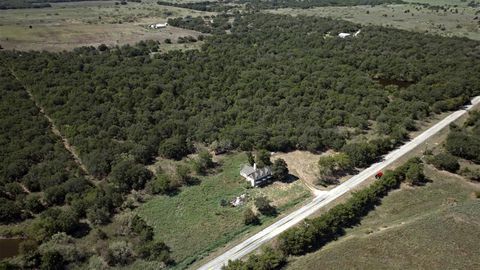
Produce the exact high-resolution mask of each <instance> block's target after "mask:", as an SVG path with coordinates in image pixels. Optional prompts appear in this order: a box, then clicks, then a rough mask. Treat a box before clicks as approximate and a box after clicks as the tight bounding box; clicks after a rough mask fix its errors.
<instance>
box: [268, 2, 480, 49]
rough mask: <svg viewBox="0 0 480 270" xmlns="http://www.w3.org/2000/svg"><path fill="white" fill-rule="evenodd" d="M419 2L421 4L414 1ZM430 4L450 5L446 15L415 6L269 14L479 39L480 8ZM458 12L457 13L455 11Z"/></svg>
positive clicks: (310, 10)
mask: <svg viewBox="0 0 480 270" xmlns="http://www.w3.org/2000/svg"><path fill="white" fill-rule="evenodd" d="M412 1H413V0H412ZM414 2H420V1H414ZM422 2H429V3H431V4H432V5H442V3H443V2H450V3H451V5H452V6H451V7H450V8H449V10H448V11H447V12H444V11H443V10H441V11H438V12H437V11H435V10H431V9H428V8H423V7H421V6H419V5H416V4H413V3H412V4H406V5H378V6H373V7H372V6H354V7H319V8H312V9H290V8H288V9H277V10H270V11H268V12H272V13H279V14H290V15H314V16H322V17H332V18H338V19H344V20H347V21H351V22H355V23H360V24H363V25H381V26H387V27H394V28H399V29H404V30H410V31H417V32H422V33H433V34H439V35H443V36H459V37H467V38H471V39H475V40H480V20H478V19H474V18H475V17H476V16H478V15H476V14H475V13H476V12H477V11H478V10H479V9H475V8H471V7H467V6H466V3H462V4H458V7H456V8H454V7H453V5H454V3H453V2H455V4H456V2H459V3H460V2H461V1H460V0H459V1H447V0H445V1H433V0H432V1H428V0H424V1H422ZM456 11H458V13H457V12H456Z"/></svg>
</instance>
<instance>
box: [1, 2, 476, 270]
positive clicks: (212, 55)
mask: <svg viewBox="0 0 480 270" xmlns="http://www.w3.org/2000/svg"><path fill="white" fill-rule="evenodd" d="M319 2H322V1H319ZM367 2H368V1H367ZM370 2H371V3H372V4H374V3H373V2H375V3H376V2H381V1H373V2H372V1H370ZM297 3H305V4H308V3H309V2H297ZM338 3H343V4H348V3H351V2H349V1H338ZM218 18H220V19H221V20H220V22H219V23H218V25H217V26H214V30H217V29H221V31H213V30H212V31H211V33H213V34H211V35H209V36H208V37H205V40H204V43H203V44H202V47H201V49H199V50H189V51H178V50H174V51H170V52H168V53H155V54H153V53H152V51H151V50H150V48H149V45H148V44H150V43H151V42H150V43H149V42H142V43H139V44H137V45H134V46H132V45H124V46H115V47H110V48H108V47H106V46H100V47H99V48H95V47H82V48H77V49H75V50H73V51H63V52H56V53H52V52H35V51H30V52H18V51H1V52H0V59H1V61H2V67H1V68H0V77H1V81H0V91H1V92H2V100H1V101H0V110H1V117H2V123H4V124H3V125H2V133H1V135H0V145H1V147H2V153H0V156H1V157H2V163H1V164H0V176H1V179H0V181H1V185H0V222H1V223H6V224H10V223H15V222H19V221H22V220H25V219H29V218H32V222H31V223H29V224H28V226H27V227H28V230H26V231H25V234H26V236H27V237H28V238H29V239H30V240H32V241H34V244H35V245H39V246H41V245H43V244H45V243H48V242H49V241H50V240H51V239H52V238H54V237H57V235H59V234H66V235H68V236H69V237H79V238H81V237H83V236H85V235H86V234H88V233H89V231H91V230H96V229H99V228H101V226H105V225H106V224H109V223H110V222H111V221H112V220H114V219H115V218H118V217H116V216H115V214H118V213H119V212H121V211H123V210H126V209H130V208H133V207H130V206H129V205H131V204H129V203H128V202H129V200H133V198H134V197H135V196H134V195H133V194H135V193H136V192H143V191H145V192H146V193H148V194H149V195H150V196H151V195H169V196H174V195H175V194H176V193H177V192H178V190H179V188H180V187H181V186H182V185H194V184H196V183H198V181H199V180H198V179H197V178H196V176H201V175H205V174H208V173H209V172H210V171H212V170H214V169H215V166H216V163H215V162H213V159H212V155H211V154H210V153H209V152H207V151H198V147H197V145H198V144H201V145H205V146H207V147H210V148H211V149H214V151H215V152H217V151H218V152H225V151H229V150H240V151H247V153H249V155H248V161H249V163H251V164H253V163H257V165H258V166H259V167H263V166H271V169H272V172H273V174H274V177H275V179H277V180H280V181H285V180H287V179H288V176H289V171H288V167H287V165H286V162H285V161H284V160H281V159H277V160H274V162H273V163H272V162H271V160H270V155H271V152H272V151H291V150H295V149H298V150H307V151H311V152H320V151H325V150H330V149H333V150H336V151H338V152H340V153H338V154H336V155H333V156H331V157H326V158H324V159H322V160H321V162H319V165H318V166H319V168H320V176H321V177H322V178H324V179H331V178H335V177H336V176H338V175H341V174H342V173H344V172H346V171H349V170H353V169H355V168H361V167H365V166H367V165H369V164H371V163H372V162H374V161H376V160H378V159H379V157H380V156H381V155H383V154H385V153H387V152H388V151H390V150H392V149H394V148H395V147H396V146H398V145H399V144H400V143H401V142H403V141H404V140H406V139H408V136H409V133H410V132H411V131H414V130H415V129H416V127H417V121H419V120H424V119H425V118H426V117H428V116H430V115H432V114H434V113H439V112H443V111H448V110H454V109H457V108H458V107H460V106H462V105H465V104H466V103H468V101H469V99H470V98H471V97H473V96H475V95H479V94H480V87H479V86H480V44H479V43H478V42H476V41H472V40H468V39H460V38H444V37H439V36H433V35H424V34H420V33H413V32H407V31H402V30H395V29H388V28H382V27H375V26H360V25H357V24H353V23H350V22H346V21H338V20H332V19H325V18H315V17H304V16H298V17H291V16H283V15H272V14H259V13H253V14H244V15H239V14H236V15H235V16H234V21H233V22H230V21H229V20H230V19H229V18H227V16H219V17H218ZM200 19H201V20H202V22H200ZM200 19H197V18H195V19H193V21H194V23H193V24H191V25H190V22H191V20H184V19H182V20H177V21H176V22H175V23H178V25H179V26H184V25H190V26H188V27H191V28H194V27H197V26H196V25H197V24H196V23H195V22H198V23H205V21H204V20H203V19H202V18H200ZM215 23H216V22H215V20H214V22H213V24H215ZM227 25H228V27H224V26H227ZM225 28H228V30H229V34H226V32H225V30H226V29H225ZM360 28H361V29H362V32H361V34H360V35H359V36H358V37H356V38H353V37H352V38H346V39H341V38H338V37H337V35H338V33H340V32H353V31H356V30H358V29H360ZM205 31H207V30H205ZM220 32H221V33H220ZM155 46H157V44H156V45H155ZM386 81H388V82H389V83H388V85H386V84H385V82H386ZM27 89H28V91H29V92H30V93H31V94H32V96H31V97H30V96H29V92H28V91H27ZM36 103H38V104H36ZM39 107H41V108H43V110H42V112H41V111H40V109H39ZM43 113H44V114H46V115H48V116H49V117H50V118H51V119H52V121H53V122H54V123H55V125H56V126H57V127H58V129H59V131H60V133H61V134H62V135H63V136H65V138H66V139H68V141H69V143H70V144H71V145H73V146H74V148H75V150H76V152H77V153H78V155H79V158H80V159H79V160H81V161H82V162H83V164H84V165H85V167H86V170H85V171H83V170H82V169H81V168H80V166H79V164H77V162H76V161H75V159H74V158H73V157H72V154H71V153H70V152H69V151H67V150H66V148H65V146H64V145H63V143H62V139H61V138H60V137H58V136H56V135H55V134H53V133H52V131H51V123H49V121H48V120H47V118H46V117H45V116H44V115H43ZM478 118H480V117H476V118H475V117H473V118H471V120H469V121H470V123H471V124H469V125H470V127H469V128H468V129H465V130H454V131H452V132H451V133H450V135H449V136H448V138H447V142H446V150H447V151H448V152H449V153H450V154H451V155H453V156H457V157H461V158H464V159H467V160H471V161H472V162H477V163H478V162H479V160H480V156H479V153H480V141H479V139H478V138H479V136H478V135H479V133H478V131H479V129H478V128H477V127H478V126H479V125H477V122H478ZM475 119H476V120H475ZM467 145H468V147H466V146H467ZM250 151H255V155H253V154H252V153H251V152H250ZM193 153H195V154H198V155H191V154H193ZM188 155H191V165H192V166H191V167H189V166H185V165H177V166H175V167H173V171H174V173H171V174H170V172H165V171H161V170H159V171H157V172H155V173H153V172H152V171H151V170H149V169H147V168H146V166H145V165H151V164H152V163H154V162H155V161H157V160H160V162H162V160H167V159H171V160H176V161H179V160H182V159H184V158H185V157H186V156H188ZM437 158H438V161H439V164H440V165H439V166H444V167H445V168H450V167H449V166H451V165H452V163H451V162H450V161H451V160H448V158H450V157H448V158H445V157H444V156H443V157H442V156H440V157H437ZM409 164H410V165H409V166H408V168H407V169H405V171H401V172H397V171H396V172H392V173H389V174H386V176H384V178H382V180H381V181H379V182H377V183H376V184H375V185H374V186H373V187H372V188H371V189H368V190H366V191H362V192H359V193H357V194H356V195H354V197H353V199H352V201H351V202H348V204H346V205H343V206H339V207H336V208H333V209H332V210H331V212H332V213H331V214H329V215H327V216H326V217H323V216H322V218H320V219H315V220H312V221H309V222H310V223H309V224H311V225H312V226H311V227H310V228H308V229H306V228H303V227H302V228H300V229H298V230H299V231H295V232H289V233H286V234H285V235H284V236H282V239H281V241H283V243H287V244H288V245H287V244H285V245H283V246H282V252H284V253H286V254H303V253H305V252H306V251H308V250H311V249H312V248H314V247H315V246H318V245H321V244H322V243H324V241H326V240H328V239H331V238H332V237H335V236H336V235H338V233H340V232H342V230H343V228H344V227H345V226H349V225H352V224H356V222H358V220H359V217H360V216H362V215H364V214H365V213H367V212H368V210H369V209H371V207H373V206H374V205H375V204H376V203H377V202H378V200H379V198H380V197H381V196H384V195H385V194H386V193H387V192H388V190H390V189H393V188H394V187H396V186H398V184H399V183H400V182H401V181H404V180H406V181H407V182H408V183H410V184H411V185H417V184H421V183H422V181H424V180H425V179H424V178H423V177H422V171H423V167H422V165H421V164H419V162H418V161H412V162H411V163H409ZM86 174H88V175H86ZM192 175H193V176H192ZM92 179H93V180H92ZM254 204H255V207H256V208H257V210H258V212H259V213H261V214H262V215H265V216H275V215H276V214H277V210H276V209H275V207H274V206H273V205H272V204H271V202H269V201H268V200H267V199H266V198H263V197H260V198H257V199H256V200H255V202H254ZM240 222H243V223H244V224H247V225H250V224H252V225H253V224H258V222H259V220H258V216H256V214H255V213H254V212H253V211H251V210H250V211H245V213H244V220H243V221H240ZM126 223H127V224H129V226H126V227H127V229H128V230H127V229H125V230H126V231H127V232H122V234H121V237H120V238H119V239H115V240H112V241H110V242H107V241H106V240H103V239H102V238H105V237H106V236H105V235H106V234H102V233H98V234H96V236H95V237H97V238H98V239H97V240H98V241H99V243H101V244H102V245H105V246H104V247H101V248H100V247H99V248H98V250H99V251H98V252H97V253H95V255H93V256H100V257H102V258H103V260H104V261H105V262H106V263H108V264H109V265H111V266H117V265H118V266H121V265H126V264H130V263H132V262H133V261H134V260H135V259H139V258H140V259H142V260H146V261H148V260H158V261H161V262H162V263H164V264H165V265H171V264H174V261H173V260H172V259H171V258H170V256H169V254H170V248H169V247H168V246H167V245H165V243H163V242H161V241H160V240H159V238H153V236H152V235H151V234H152V232H151V229H149V228H150V226H149V225H147V224H145V222H144V221H142V220H139V219H138V218H132V219H131V220H129V221H128V222H126ZM326 225H329V226H328V227H329V228H333V229H334V231H326V230H327V229H326V227H325V226H326ZM330 225H332V226H333V227H332V226H330ZM303 230H305V231H303ZM298 235H300V236H308V237H309V238H308V239H300V240H299V239H298V237H299V236H298ZM90 236H91V234H89V237H90ZM92 237H93V236H92ZM122 237H123V238H122ZM317 240H318V242H315V241H317ZM140 241H143V243H145V245H143V246H142V249H135V248H133V246H134V244H138V243H139V242H140ZM32 246H34V245H32ZM32 249H33V250H35V248H32ZM28 255H29V256H30V255H31V257H28V258H37V260H36V261H34V262H35V263H34V266H33V267H40V266H41V265H46V266H45V267H50V268H52V267H53V266H52V267H51V266H48V265H58V264H63V263H73V259H71V258H69V257H68V256H66V255H65V254H62V252H60V251H58V250H53V251H52V250H49V251H48V252H47V251H45V252H43V253H39V251H32V252H29V253H28ZM90 255H91V254H89V256H90ZM267 257H268V258H267ZM38 258H40V259H38ZM270 259H271V260H273V262H272V261H269V260H270ZM32 261H33V259H32ZM257 262H258V263H272V264H273V265H276V266H281V265H283V264H284V263H285V258H284V257H282V256H280V255H279V253H278V252H277V251H275V250H267V251H266V252H265V253H264V254H262V255H258V256H257V257H253V259H251V260H249V261H247V263H248V264H252V265H255V263H257ZM236 264H239V265H241V263H239V262H236V263H234V264H232V265H236ZM232 269H236V268H232ZM241 269H245V268H241ZM246 269H250V268H248V267H247V268H246Z"/></svg>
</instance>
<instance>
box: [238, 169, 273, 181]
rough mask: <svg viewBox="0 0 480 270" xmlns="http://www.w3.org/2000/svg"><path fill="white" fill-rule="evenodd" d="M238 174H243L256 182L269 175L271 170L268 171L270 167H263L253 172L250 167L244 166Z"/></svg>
mask: <svg viewBox="0 0 480 270" xmlns="http://www.w3.org/2000/svg"><path fill="white" fill-rule="evenodd" d="M240 174H245V175H247V176H248V177H251V178H253V180H258V179H262V178H264V177H266V176H269V175H271V174H272V170H271V169H270V167H263V168H259V169H256V170H254V169H253V167H252V166H249V165H244V166H243V167H242V170H241V171H240Z"/></svg>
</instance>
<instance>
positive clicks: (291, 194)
mask: <svg viewBox="0 0 480 270" xmlns="http://www.w3.org/2000/svg"><path fill="white" fill-rule="evenodd" d="M246 162H247V159H246V155H245V154H244V153H235V154H230V155H226V156H225V157H224V158H222V159H221V160H220V163H221V165H220V166H221V167H220V172H218V173H216V174H214V175H211V176H207V177H201V180H202V181H201V184H199V185H197V186H191V187H186V188H183V189H182V191H181V192H180V193H179V194H177V195H176V196H171V197H168V196H159V197H155V198H153V199H151V200H149V201H148V202H147V203H145V204H144V205H142V206H141V207H140V208H139V210H138V213H139V215H140V216H142V217H143V218H144V219H145V220H146V221H147V223H148V224H149V225H151V226H153V227H154V230H155V237H156V238H157V239H160V240H162V241H165V242H166V243H167V244H168V245H169V246H170V247H171V248H172V252H173V257H174V258H175V260H176V261H177V262H178V263H179V268H183V267H186V266H188V265H189V264H191V263H192V262H194V261H195V260H198V259H200V258H202V257H204V256H206V255H208V253H210V252H212V251H213V250H215V249H216V248H217V247H220V246H222V245H224V244H227V243H228V242H229V241H230V240H233V239H235V238H237V237H240V235H242V234H243V233H246V232H248V231H255V230H257V229H258V228H259V227H258V226H257V227H251V226H245V225H244V224H243V212H244V211H245V209H246V208H247V207H252V204H253V198H255V197H257V196H267V198H269V199H270V200H271V201H272V202H273V204H274V205H276V206H277V209H279V211H280V214H282V213H283V212H286V211H287V210H289V209H291V208H293V207H294V206H295V205H298V204H300V203H301V202H303V201H305V199H307V198H309V197H310V196H311V195H310V191H309V190H308V188H307V187H305V186H304V185H303V183H302V182H301V181H295V182H293V183H288V184H287V183H273V184H272V185H269V186H267V187H264V188H254V189H251V188H247V184H248V183H247V182H246V181H245V180H244V179H243V178H242V177H241V176H240V175H239V171H240V168H241V166H242V165H243V164H245V163H246ZM244 193H245V194H247V197H248V198H250V199H249V201H248V202H247V204H246V205H244V206H240V207H236V208H234V207H230V206H226V207H222V206H221V205H220V202H221V200H222V199H225V200H231V199H233V198H234V197H236V196H239V195H241V194H244ZM273 220H274V218H265V217H262V226H266V225H267V224H269V223H271V222H272V221H273Z"/></svg>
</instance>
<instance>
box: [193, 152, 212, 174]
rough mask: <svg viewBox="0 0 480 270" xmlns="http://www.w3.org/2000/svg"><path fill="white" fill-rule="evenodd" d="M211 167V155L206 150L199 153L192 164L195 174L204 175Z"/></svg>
mask: <svg viewBox="0 0 480 270" xmlns="http://www.w3.org/2000/svg"><path fill="white" fill-rule="evenodd" d="M213 165H214V163H213V160H212V155H211V154H210V153H209V152H208V151H206V150H203V151H200V153H199V154H198V157H197V159H196V160H195V163H194V167H195V171H196V173H198V174H205V173H206V172H207V170H208V169H210V168H212V167H213Z"/></svg>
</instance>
